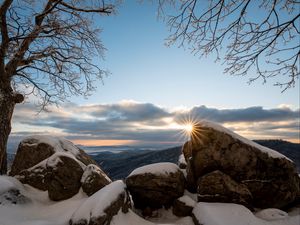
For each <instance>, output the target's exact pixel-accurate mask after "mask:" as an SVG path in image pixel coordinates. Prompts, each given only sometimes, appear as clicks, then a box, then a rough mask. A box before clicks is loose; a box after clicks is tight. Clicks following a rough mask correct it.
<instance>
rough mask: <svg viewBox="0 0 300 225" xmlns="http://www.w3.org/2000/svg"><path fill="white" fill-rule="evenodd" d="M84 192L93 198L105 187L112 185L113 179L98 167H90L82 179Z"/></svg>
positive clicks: (91, 165) (92, 165)
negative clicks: (93, 195)
mask: <svg viewBox="0 0 300 225" xmlns="http://www.w3.org/2000/svg"><path fill="white" fill-rule="evenodd" d="M81 183H82V185H81V186H82V190H83V191H84V192H85V193H86V194H87V195H88V196H91V195H92V194H94V193H95V192H97V191H98V190H100V189H101V188H103V187H104V186H106V185H108V184H109V183H111V179H110V178H109V177H108V176H107V175H106V174H105V173H104V172H103V171H102V170H101V169H100V168H99V167H98V166H96V165H94V164H90V165H88V166H87V167H86V168H85V170H84V172H83V175H82V177H81Z"/></svg>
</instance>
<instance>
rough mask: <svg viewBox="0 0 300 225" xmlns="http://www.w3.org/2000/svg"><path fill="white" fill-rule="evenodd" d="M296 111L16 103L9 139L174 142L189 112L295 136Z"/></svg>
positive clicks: (260, 135) (255, 132)
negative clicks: (46, 108)
mask: <svg viewBox="0 0 300 225" xmlns="http://www.w3.org/2000/svg"><path fill="white" fill-rule="evenodd" d="M299 113H300V111H299V109H297V110H293V109H291V108H289V107H286V106H285V107H278V108H273V109H264V108H263V107H260V106H255V107H249V108H242V109H217V108H209V107H206V106H195V107H193V108H191V109H187V110H181V109H166V108H163V107H160V106H157V105H154V104H151V103H138V102H134V101H122V102H120V103H116V104H98V105H76V104H65V105H64V106H61V107H60V108H55V107H54V108H51V111H50V112H42V113H40V114H36V111H35V107H34V106H33V105H31V104H24V105H18V106H17V108H16V110H15V114H14V118H13V131H12V135H11V139H10V141H11V142H13V141H16V140H19V139H20V138H22V137H23V136H25V135H30V134H36V133H47V134H54V135H63V136H65V137H66V138H69V139H71V140H75V141H77V142H78V143H89V144H92V143H94V144H97V143H104V142H103V141H104V140H111V143H112V144H122V143H124V144H125V143H130V144H133V143H136V144H150V145H151V144H162V143H164V144H166V143H167V144H169V145H171V144H172V143H173V145H176V144H178V143H180V142H182V141H184V140H183V139H182V138H180V135H179V129H180V126H178V124H176V121H179V120H180V119H182V118H186V117H190V116H191V117H193V118H197V119H205V120H210V121H215V122H218V123H221V124H223V125H225V126H226V127H228V128H230V129H232V130H234V131H235V132H237V133H239V134H241V135H244V136H246V137H248V138H251V139H253V138H255V139H264V138H274V139H278V138H280V139H286V140H292V141H297V140H298V141H299ZM113 140H115V143H113ZM97 141H98V142H97ZM100 141H102V142H100ZM122 141H123V142H122ZM105 143H110V142H108V141H106V142H105Z"/></svg>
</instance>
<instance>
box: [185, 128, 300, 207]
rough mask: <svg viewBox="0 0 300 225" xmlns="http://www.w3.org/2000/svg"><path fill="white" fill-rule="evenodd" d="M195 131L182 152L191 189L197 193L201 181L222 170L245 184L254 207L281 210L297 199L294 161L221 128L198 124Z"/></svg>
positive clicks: (297, 181) (297, 191)
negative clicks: (207, 175)
mask: <svg viewBox="0 0 300 225" xmlns="http://www.w3.org/2000/svg"><path fill="white" fill-rule="evenodd" d="M194 129H195V130H196V131H197V132H194V133H193V135H192V139H191V141H190V142H188V143H187V144H185V146H184V149H183V153H184V155H185V157H186V161H187V163H188V165H187V180H188V185H189V189H190V190H192V191H195V190H196V187H197V181H198V179H199V178H201V177H202V176H204V175H206V174H208V173H210V172H213V171H215V170H219V171H222V172H223V173H225V174H227V175H228V176H230V177H231V179H232V180H234V181H236V182H238V183H240V184H244V185H246V187H247V188H248V190H249V191H250V192H251V194H252V196H253V206H255V207H260V208H268V207H275V208H281V207H284V206H286V205H288V204H290V203H291V202H293V201H294V200H295V198H296V196H297V194H298V193H299V191H300V190H299V189H300V185H299V183H300V181H299V177H298V174H297V172H296V167H295V165H294V164H293V162H292V161H290V160H289V159H287V158H286V157H284V156H283V155H281V154H279V153H276V152H274V151H272V150H270V149H267V148H265V147H262V146H260V145H258V144H255V143H253V142H251V141H249V140H246V139H245V138H242V137H240V136H237V135H236V134H234V133H232V132H231V131H229V130H227V129H225V128H223V127H220V126H216V125H212V126H211V125H210V124H209V123H199V124H197V125H195V128H194ZM200 191H201V190H200Z"/></svg>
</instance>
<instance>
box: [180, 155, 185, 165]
mask: <svg viewBox="0 0 300 225" xmlns="http://www.w3.org/2000/svg"><path fill="white" fill-rule="evenodd" d="M178 164H184V165H186V164H187V163H186V160H185V157H184V155H183V154H181V155H180V156H179V159H178Z"/></svg>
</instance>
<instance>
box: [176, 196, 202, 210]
mask: <svg viewBox="0 0 300 225" xmlns="http://www.w3.org/2000/svg"><path fill="white" fill-rule="evenodd" d="M178 200H179V201H181V202H183V203H184V204H185V205H186V206H191V207H195V205H196V204H197V203H196V201H194V200H193V199H192V198H191V197H189V196H187V195H184V196H182V197H180V198H179V199H178Z"/></svg>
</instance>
